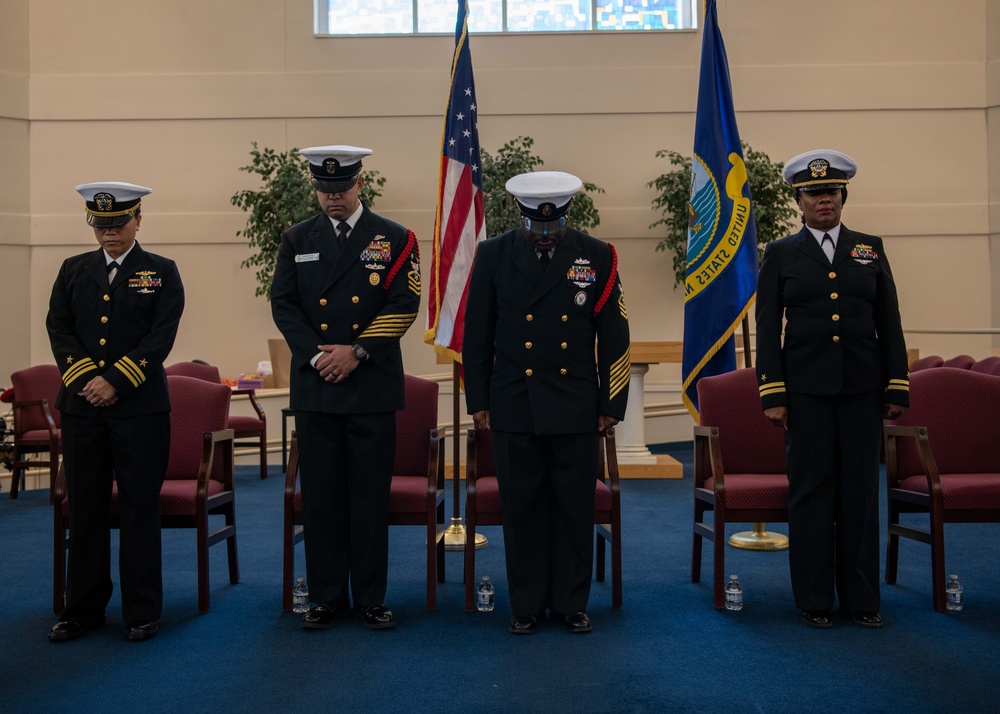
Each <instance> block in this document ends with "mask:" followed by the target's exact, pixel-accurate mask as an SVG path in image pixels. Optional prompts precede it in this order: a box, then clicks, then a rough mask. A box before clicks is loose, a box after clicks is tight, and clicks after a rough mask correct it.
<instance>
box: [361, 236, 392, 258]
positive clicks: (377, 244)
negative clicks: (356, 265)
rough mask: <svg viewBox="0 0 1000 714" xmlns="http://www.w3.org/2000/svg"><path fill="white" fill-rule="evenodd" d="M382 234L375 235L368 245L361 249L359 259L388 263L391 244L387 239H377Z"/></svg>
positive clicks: (390, 256)
mask: <svg viewBox="0 0 1000 714" xmlns="http://www.w3.org/2000/svg"><path fill="white" fill-rule="evenodd" d="M381 237H382V236H377V237H376V239H375V240H373V241H372V242H371V243H369V244H368V247H367V248H365V249H364V250H363V251H361V260H362V261H365V262H368V261H379V262H382V263H388V262H391V261H392V246H391V245H390V244H389V241H387V240H378V238H381Z"/></svg>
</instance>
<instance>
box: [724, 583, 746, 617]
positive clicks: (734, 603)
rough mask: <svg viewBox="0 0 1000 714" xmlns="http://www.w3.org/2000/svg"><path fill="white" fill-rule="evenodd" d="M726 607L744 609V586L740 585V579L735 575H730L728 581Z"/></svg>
mask: <svg viewBox="0 0 1000 714" xmlns="http://www.w3.org/2000/svg"><path fill="white" fill-rule="evenodd" d="M726 609H727V610H742V609H743V586H742V585H740V579H739V578H738V577H737V576H735V575H730V576H729V582H728V583H726Z"/></svg>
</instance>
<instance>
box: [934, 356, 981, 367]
mask: <svg viewBox="0 0 1000 714" xmlns="http://www.w3.org/2000/svg"><path fill="white" fill-rule="evenodd" d="M975 363H976V359H975V358H974V357H972V356H971V355H957V356H955V357H952V358H951V359H946V360H945V361H944V364H942V365H941V366H942V367H952V368H954V369H969V368H970V367H972V365H974V364H975Z"/></svg>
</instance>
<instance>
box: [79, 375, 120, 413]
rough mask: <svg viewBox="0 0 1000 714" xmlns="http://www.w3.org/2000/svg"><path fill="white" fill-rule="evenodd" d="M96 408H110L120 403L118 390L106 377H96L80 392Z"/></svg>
mask: <svg viewBox="0 0 1000 714" xmlns="http://www.w3.org/2000/svg"><path fill="white" fill-rule="evenodd" d="M80 393H81V394H82V395H83V398H84V399H86V400H87V401H88V402H89V403H90V404H92V405H94V406H95V407H110V406H111V405H112V404H114V403H115V402H117V401H118V390H116V389H115V388H114V387H112V386H111V384H110V383H109V382H108V380H106V379H105V378H104V377H94V378H93V379H92V380H90V381H89V382H87V385H86V386H85V387H84V388H83V391H82V392H80Z"/></svg>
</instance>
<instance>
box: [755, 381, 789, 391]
mask: <svg viewBox="0 0 1000 714" xmlns="http://www.w3.org/2000/svg"><path fill="white" fill-rule="evenodd" d="M784 386H785V383H784V382H768V383H767V384H762V385H760V391H762V392H763V391H764V390H765V389H774V388H775V387H782V388H784Z"/></svg>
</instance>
